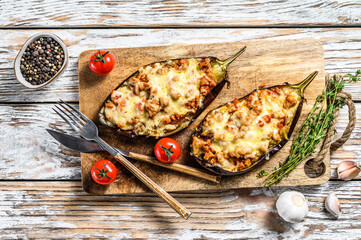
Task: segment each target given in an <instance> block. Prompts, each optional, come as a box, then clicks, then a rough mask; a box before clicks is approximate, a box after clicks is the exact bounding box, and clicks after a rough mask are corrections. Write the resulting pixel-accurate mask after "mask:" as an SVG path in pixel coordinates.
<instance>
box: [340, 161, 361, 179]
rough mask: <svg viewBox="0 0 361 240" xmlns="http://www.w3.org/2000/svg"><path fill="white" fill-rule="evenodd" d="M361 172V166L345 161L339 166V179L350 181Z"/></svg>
mask: <svg viewBox="0 0 361 240" xmlns="http://www.w3.org/2000/svg"><path fill="white" fill-rule="evenodd" d="M360 172H361V166H360V165H359V164H357V163H356V162H354V161H343V162H341V163H340V164H339V165H338V166H337V175H338V178H339V179H342V180H345V181H348V180H351V179H354V178H355V177H357V175H358V174H359V173H360Z"/></svg>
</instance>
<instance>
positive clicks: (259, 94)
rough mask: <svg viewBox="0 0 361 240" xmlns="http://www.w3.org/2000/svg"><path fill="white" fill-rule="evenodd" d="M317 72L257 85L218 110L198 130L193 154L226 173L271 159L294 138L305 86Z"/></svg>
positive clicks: (205, 163) (192, 147) (251, 166)
mask: <svg viewBox="0 0 361 240" xmlns="http://www.w3.org/2000/svg"><path fill="white" fill-rule="evenodd" d="M317 74H318V72H314V73H312V74H311V75H309V76H308V77H307V78H306V79H305V80H303V81H302V82H300V83H298V84H293V85H289V84H287V83H285V84H284V85H276V86H272V87H264V88H259V89H255V90H254V91H252V92H251V93H249V94H248V95H246V96H244V97H242V98H240V99H235V100H233V102H229V103H226V104H224V105H221V106H219V107H217V108H216V109H213V110H212V111H210V112H209V113H208V114H207V115H206V117H205V118H204V119H203V120H202V122H201V123H200V125H199V127H197V129H196V130H195V132H194V134H193V135H192V143H191V155H192V156H193V157H194V158H195V159H196V160H197V162H198V163H199V164H200V165H202V166H203V167H204V168H206V169H208V170H210V171H212V172H214V173H216V174H221V175H238V174H242V173H245V172H247V171H250V170H251V169H253V168H254V167H255V166H257V165H259V164H261V163H262V162H263V161H264V160H266V159H270V158H271V157H272V155H274V154H275V153H276V152H278V151H279V150H280V149H281V148H282V147H283V146H284V145H285V144H286V143H287V141H288V139H289V138H290V137H291V135H292V132H293V130H294V128H295V126H296V124H297V121H298V119H299V117H300V115H301V111H302V105H303V102H304V100H305V98H304V91H305V89H306V87H307V86H308V85H309V84H310V83H311V82H312V81H313V79H314V78H315V77H316V75H317Z"/></svg>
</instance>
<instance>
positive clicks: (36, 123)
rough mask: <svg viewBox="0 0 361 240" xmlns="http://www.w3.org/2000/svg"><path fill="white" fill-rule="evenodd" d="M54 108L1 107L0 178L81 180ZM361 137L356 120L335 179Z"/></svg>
mask: <svg viewBox="0 0 361 240" xmlns="http://www.w3.org/2000/svg"><path fill="white" fill-rule="evenodd" d="M73 106H75V107H78V105H77V104H74V105H73ZM51 107H52V104H40V105H39V104H0V149H1V151H0V160H1V161H0V179H7V180H10V179H13V180H16V179H18V180H19V179H48V180H54V179H74V180H79V179H80V171H81V167H80V156H79V153H77V152H75V151H72V150H69V149H68V148H65V147H63V146H61V145H60V144H59V143H58V142H56V140H54V139H53V138H52V137H51V136H50V135H49V134H48V133H47V132H46V131H45V128H50V129H53V130H57V131H65V132H67V133H69V134H72V133H73V131H72V130H71V129H70V127H68V126H67V125H66V124H65V123H64V122H63V121H62V120H61V119H60V118H59V117H58V116H57V115H56V114H55V113H54V112H53V111H51ZM346 113H347V108H345V109H342V111H341V113H340V116H339V120H338V124H337V130H338V132H339V133H341V132H342V131H343V130H344V129H345V127H346V125H347V115H346ZM356 113H357V119H361V103H356ZM360 138H361V122H360V121H357V122H356V128H355V130H354V132H353V133H352V135H351V139H350V140H349V141H348V142H346V144H345V145H344V146H343V147H342V148H341V149H339V150H337V151H336V152H334V153H333V154H332V155H331V166H332V171H331V176H332V178H335V177H336V173H335V167H336V166H337V164H338V163H339V162H341V161H343V160H354V161H359V162H361V152H360V142H361V140H360ZM359 178H361V176H360V177H359Z"/></svg>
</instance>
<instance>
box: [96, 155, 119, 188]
mask: <svg viewBox="0 0 361 240" xmlns="http://www.w3.org/2000/svg"><path fill="white" fill-rule="evenodd" d="M91 175H92V178H93V179H94V181H95V182H96V183H99V184H101V185H107V184H110V183H112V182H113V181H114V180H115V178H116V177H117V168H116V167H115V165H114V164H113V163H112V162H111V161H109V160H99V161H98V162H96V163H95V164H94V165H93V167H92V170H91Z"/></svg>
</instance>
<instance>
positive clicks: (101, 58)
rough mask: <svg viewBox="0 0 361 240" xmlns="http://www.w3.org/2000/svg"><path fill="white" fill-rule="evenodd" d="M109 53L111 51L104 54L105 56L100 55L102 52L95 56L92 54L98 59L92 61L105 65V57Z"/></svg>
mask: <svg viewBox="0 0 361 240" xmlns="http://www.w3.org/2000/svg"><path fill="white" fill-rule="evenodd" d="M108 53H109V51H107V52H106V53H104V54H103V55H102V54H100V50H99V51H98V54H96V55H94V54H92V56H93V57H95V58H96V59H91V60H90V61H94V62H102V63H105V59H104V57H105V55H107V54H108Z"/></svg>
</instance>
